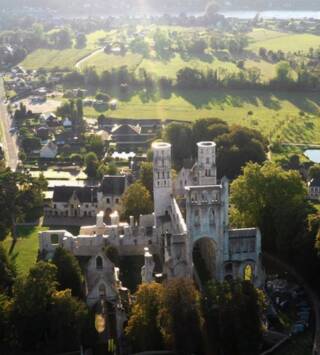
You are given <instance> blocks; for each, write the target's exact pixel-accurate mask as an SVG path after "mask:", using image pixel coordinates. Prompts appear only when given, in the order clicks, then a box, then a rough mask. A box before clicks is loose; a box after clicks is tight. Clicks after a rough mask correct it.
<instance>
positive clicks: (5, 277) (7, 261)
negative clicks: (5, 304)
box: [0, 243, 17, 294]
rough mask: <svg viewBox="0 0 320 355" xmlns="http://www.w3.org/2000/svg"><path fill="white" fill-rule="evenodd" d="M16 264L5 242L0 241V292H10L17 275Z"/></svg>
mask: <svg viewBox="0 0 320 355" xmlns="http://www.w3.org/2000/svg"><path fill="white" fill-rule="evenodd" d="M16 276H17V275H16V266H15V263H14V260H12V259H11V258H10V256H9V255H8V253H7V251H6V249H5V248H4V246H3V244H2V243H0V294H1V293H8V292H9V291H10V290H11V287H12V285H13V283H14V280H15V277H16Z"/></svg>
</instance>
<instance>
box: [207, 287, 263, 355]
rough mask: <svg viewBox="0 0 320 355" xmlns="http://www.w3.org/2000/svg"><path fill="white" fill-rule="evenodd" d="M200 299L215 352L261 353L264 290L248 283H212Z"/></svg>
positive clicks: (231, 353)
mask: <svg viewBox="0 0 320 355" xmlns="http://www.w3.org/2000/svg"><path fill="white" fill-rule="evenodd" d="M201 298H202V302H201V303H202V310H203V315H204V318H205V328H206V333H207V337H208V342H209V344H210V347H211V349H210V350H211V352H212V353H223V354H226V355H229V354H230V355H247V354H259V350H260V346H261V343H262V335H263V332H262V323H261V315H262V312H263V309H264V305H265V297H264V294H263V293H262V291H259V290H257V289H255V288H254V286H253V285H252V283H251V282H248V281H232V282H224V283H218V282H215V283H213V282H210V283H208V285H207V286H206V287H205V288H204V291H203V294H202V297H201Z"/></svg>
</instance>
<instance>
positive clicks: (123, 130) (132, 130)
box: [111, 124, 141, 135]
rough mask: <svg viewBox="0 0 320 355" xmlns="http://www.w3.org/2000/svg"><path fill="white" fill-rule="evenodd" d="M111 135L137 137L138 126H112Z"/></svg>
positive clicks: (139, 129)
mask: <svg viewBox="0 0 320 355" xmlns="http://www.w3.org/2000/svg"><path fill="white" fill-rule="evenodd" d="M111 133H112V134H113V135H139V134H140V133H141V127H140V126H133V125H131V124H121V125H115V126H113V128H112V130H111Z"/></svg>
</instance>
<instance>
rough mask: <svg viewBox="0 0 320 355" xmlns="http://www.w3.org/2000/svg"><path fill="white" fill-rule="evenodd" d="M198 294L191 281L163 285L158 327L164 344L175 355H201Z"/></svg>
mask: <svg viewBox="0 0 320 355" xmlns="http://www.w3.org/2000/svg"><path fill="white" fill-rule="evenodd" d="M202 322H203V320H202V317H201V313H200V294H199V292H198V291H197V290H196V288H195V286H194V284H193V282H192V280H190V279H172V280H170V281H168V282H166V283H165V285H164V289H163V292H162V297H161V313H160V325H161V332H162V335H163V337H164V341H165V343H166V344H167V345H168V346H169V347H170V348H171V349H173V350H174V351H175V353H176V354H183V355H188V354H194V353H201V348H202V335H201V330H202Z"/></svg>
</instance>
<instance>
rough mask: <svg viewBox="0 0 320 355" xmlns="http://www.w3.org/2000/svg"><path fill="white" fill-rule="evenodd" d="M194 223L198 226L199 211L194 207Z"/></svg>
mask: <svg viewBox="0 0 320 355" xmlns="http://www.w3.org/2000/svg"><path fill="white" fill-rule="evenodd" d="M194 225H195V226H199V225H200V211H199V210H198V209H196V210H195V211H194Z"/></svg>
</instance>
